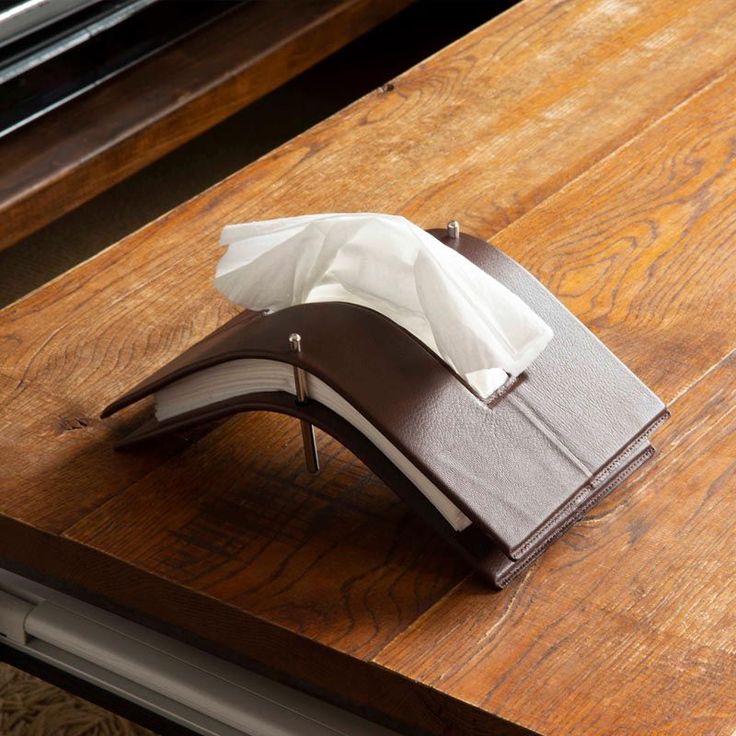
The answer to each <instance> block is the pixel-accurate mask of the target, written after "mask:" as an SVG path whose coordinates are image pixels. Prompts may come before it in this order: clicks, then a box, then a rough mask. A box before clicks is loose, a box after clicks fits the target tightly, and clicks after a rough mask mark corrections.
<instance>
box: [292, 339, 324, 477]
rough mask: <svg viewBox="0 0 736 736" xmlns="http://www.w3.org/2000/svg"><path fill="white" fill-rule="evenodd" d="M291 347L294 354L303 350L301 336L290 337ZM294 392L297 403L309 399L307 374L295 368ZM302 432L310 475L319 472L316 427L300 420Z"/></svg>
mask: <svg viewBox="0 0 736 736" xmlns="http://www.w3.org/2000/svg"><path fill="white" fill-rule="evenodd" d="M289 347H290V348H291V351H292V352H293V353H300V352H301V350H302V338H301V335H299V334H297V333H296V332H294V333H292V334H291V335H289ZM294 390H295V393H296V400H297V403H299V404H303V403H304V402H305V401H306V400H307V399H308V398H309V394H308V393H307V374H306V373H305V372H304V370H302V369H301V368H299V366H296V365H295V366H294ZM299 425H300V426H301V430H302V444H303V445H304V462H305V464H306V466H307V470H308V471H309V472H310V473H318V472H319V455H318V454H317V440H316V438H315V436H314V427H313V426H312V425H311V424H310V423H309V422H307V421H306V420H304V419H300V420H299Z"/></svg>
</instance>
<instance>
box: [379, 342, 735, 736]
mask: <svg viewBox="0 0 736 736" xmlns="http://www.w3.org/2000/svg"><path fill="white" fill-rule="evenodd" d="M672 408H673V420H672V423H671V424H670V425H669V426H668V427H666V428H665V430H663V433H666V437H665V438H663V439H664V445H663V447H664V448H665V450H666V452H665V453H664V454H663V456H662V457H660V459H659V461H658V462H657V464H656V465H655V467H654V468H652V469H651V471H650V472H649V473H648V474H647V475H646V476H645V477H643V478H641V479H640V480H639V481H638V482H635V483H634V484H633V486H634V487H633V488H631V485H632V484H630V486H629V488H628V489H627V491H625V492H624V493H620V494H614V495H613V496H611V497H609V499H608V500H606V501H605V502H604V503H603V504H602V505H601V506H599V507H598V508H597V509H596V510H594V511H593V512H592V513H591V514H590V515H589V516H588V517H587V519H586V520H585V521H584V522H583V523H581V524H579V525H577V527H575V529H573V531H572V532H571V533H569V534H568V535H567V536H566V537H565V538H564V539H563V540H562V542H561V543H560V544H557V545H556V546H555V547H554V548H553V549H551V550H549V553H548V554H546V555H545V556H544V557H543V558H542V559H541V560H540V562H539V563H538V564H537V565H536V566H535V567H533V568H532V569H531V570H530V572H529V573H528V574H527V575H526V577H525V578H524V580H523V581H521V582H520V583H519V584H517V585H516V586H515V587H514V588H513V589H512V590H510V591H508V593H506V594H504V595H502V596H497V597H494V598H493V599H492V600H489V597H488V595H487V593H486V591H485V590H484V589H483V586H482V585H480V584H479V583H478V582H477V581H476V580H472V579H469V580H467V581H466V582H464V583H463V584H462V585H461V586H460V587H459V588H456V589H454V590H453V591H452V594H451V595H448V596H446V597H445V598H444V599H443V601H441V602H440V603H438V604H437V605H436V606H434V607H433V608H432V609H431V611H430V612H428V613H427V614H425V615H424V616H423V617H422V618H421V619H420V620H419V622H418V623H415V624H414V626H412V628H411V629H410V630H408V631H407V632H406V633H405V634H403V635H401V636H399V637H397V638H396V639H395V640H394V641H392V642H391V644H390V645H388V647H386V649H385V650H384V651H383V652H381V654H380V655H379V656H378V657H377V658H376V661H377V662H379V663H380V664H382V665H383V666H385V667H387V668H388V669H390V670H391V671H397V672H400V673H402V674H404V675H407V676H408V677H410V678H412V679H416V680H419V681H421V682H423V683H425V684H427V685H429V686H431V687H436V688H440V689H441V690H443V691H447V692H452V693H453V694H454V695H455V697H460V698H462V699H463V700H465V701H466V702H469V703H473V704H475V705H477V706H478V707H480V708H482V709H483V710H487V711H490V712H493V713H495V714H497V715H501V716H503V717H505V718H508V719H509V720H511V721H513V722H515V723H519V724H522V725H525V726H527V727H529V728H531V729H532V730H538V731H539V732H541V733H560V734H591V733H613V732H615V733H626V734H655V733H656V734H663V735H664V734H683V733H699V734H731V733H733V729H734V717H735V715H734V714H736V688H735V687H734V685H735V684H736V648H734V619H733V602H734V600H735V599H736V578H735V577H734V572H736V552H735V551H734V546H733V538H734V534H736V494H734V493H733V491H734V488H736V411H734V410H735V409H736V354H732V355H731V356H730V357H729V358H728V359H727V360H725V361H724V362H723V363H722V364H721V365H720V366H719V367H718V368H717V369H716V370H714V371H713V372H711V373H710V374H709V375H708V376H707V377H705V378H704V379H703V380H702V381H700V382H699V383H698V385H696V386H695V387H694V388H693V389H692V390H690V391H688V392H687V393H686V394H685V395H684V396H683V397H682V398H680V399H678V400H677V401H676V402H675V403H674V405H673V407H672ZM685 438H686V439H685ZM428 641H431V642H432V647H431V649H428V648H427V647H426V642H428Z"/></svg>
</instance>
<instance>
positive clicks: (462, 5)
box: [0, 0, 513, 736]
mask: <svg viewBox="0 0 736 736" xmlns="http://www.w3.org/2000/svg"><path fill="white" fill-rule="evenodd" d="M512 4H513V2H501V3H494V2H488V1H487V0H419V2H417V3H416V4H415V5H413V6H411V7H410V8H408V9H407V10H406V11H404V12H403V13H400V14H399V15H398V16H396V17H395V18H394V19H392V20H391V21H389V22H387V23H385V24H384V25H382V26H381V27H380V28H377V29H375V30H374V31H372V32H370V33H368V34H366V35H365V36H364V37H362V38H360V39H358V40H357V41H355V42H353V43H352V44H350V45H349V46H347V47H346V48H345V49H343V50H342V51H340V52H338V53H337V54H334V55H333V56H332V57H330V58H329V59H326V60H325V61H324V62H322V63H320V64H318V65H317V66H316V67H314V68H312V69H311V70H309V71H307V72H305V73H304V74H302V75H301V76H299V77H297V78H296V79H294V80H293V81H292V82H290V83H288V84H286V85H284V86H283V87H281V88H280V89H278V90H276V91H275V92H273V93H271V94H270V95H268V96H267V97H265V98H263V99H261V100H260V101H258V102H256V103H254V104H253V105H250V106H249V107H248V108H246V109H245V110H243V111H241V112H240V113H238V114H236V115H234V116H232V117H231V118H229V119H228V120H226V121H224V122H223V123H221V124H220V125H218V126H216V127H215V128H213V129H211V130H210V131H208V132H207V133H205V134H203V135H202V136H200V137H198V138H196V139H195V140H193V141H191V142H190V143H188V144H186V145H185V146H183V147H181V148H180V149H178V150H176V151H174V152H173V153H171V154H169V155H168V156H166V157H164V158H163V159H161V160H159V161H158V162H156V163H154V164H152V165H151V166H149V167H147V168H146V169H144V170H143V171H141V172H139V173H138V174H136V175H134V176H133V177H131V178H130V179H128V180H126V181H125V182H122V183H121V184H119V185H117V186H116V187H114V188H112V189H110V190H109V191H107V192H105V193H103V194H101V195H99V196H98V197H96V198H95V199H93V200H91V201H90V202H88V203H86V204H85V205H83V206H81V207H79V208H78V209H77V210H75V211H73V212H71V213H69V214H68V215H65V216H64V217H62V218H60V219H59V220H57V221H56V222H53V223H52V224H50V225H49V226H47V227H45V228H44V229H43V230H40V231H39V232H37V233H35V234H33V235H32V236H30V237H29V238H26V239H25V240H23V241H21V242H20V243H18V244H16V245H15V246H13V247H12V248H9V249H7V250H5V251H2V252H0V307H2V306H5V305H7V304H9V303H11V302H13V301H15V300H17V299H19V298H20V297H22V296H23V295H24V294H26V293H28V292H30V291H32V290H33V289H35V288H37V287H38V286H40V285H41V284H43V283H45V282H46V281H48V280H50V279H52V278H54V277H55V276H57V275H58V274H61V273H63V272H64V271H66V270H68V269H69V268H71V267H72V266H74V265H75V264H77V263H80V262H81V261H83V260H85V259H87V258H90V257H91V256H93V255H94V254H95V253H97V252H99V251H100V250H102V249H104V248H106V247H107V246H108V245H111V244H113V243H115V242H117V241H118V240H120V239H121V238H122V237H124V236H125V235H127V234H128V233H130V232H133V231H134V230H137V229H138V228H140V227H142V226H143V225H145V224H146V223H147V222H150V221H151V220H153V219H155V218H156V217H158V216H159V215H161V214H163V213H164V212H166V211H168V210H169V209H171V208H172V207H175V206H176V205H177V204H180V203H181V202H184V201H186V200H187V199H189V198H190V197H192V196H194V195H195V194H197V193H199V192H201V191H203V190H204V189H206V188H207V187H209V186H211V185H212V184H215V183H216V182H218V181H220V180H221V179H223V178H225V177H226V176H228V174H230V173H232V172H234V171H237V170H238V169H241V168H242V167H244V166H246V165H247V164H248V163H250V162H251V161H254V160H255V159H257V158H258V157H259V156H262V155H263V154H264V153H266V152H268V151H270V150H271V149H273V148H275V147H276V146H278V145H280V144H281V143H283V142H284V141H287V140H289V139H290V138H292V137H294V136H295V135H297V134H298V133H300V132H302V131H303V130H306V129H307V128H309V127H310V126H312V125H314V124H315V123H317V122H318V121H320V120H323V119H324V118H326V117H328V116H329V115H331V114H332V113H334V112H336V111H338V110H340V109H341V108H343V107H344V106H345V105H347V104H349V103H350V102H352V101H353V100H355V99H357V98H358V97H360V96H362V95H364V94H366V93H367V92H370V91H371V90H372V89H375V88H376V87H379V86H380V85H382V84H384V83H386V82H388V81H389V80H390V79H392V78H393V77H394V76H396V75H397V74H400V73H401V72H402V71H404V70H405V69H407V68H409V67H410V66H413V65H414V64H416V63H417V62H418V61H420V60H421V59H424V58H426V57H427V56H429V55H431V54H433V53H434V52H435V51H437V50H439V49H440V48H442V47H444V46H446V45H448V44H449V43H451V42H452V41H453V40H455V39H456V38H459V37H460V36H463V35H465V34H466V33H468V32H469V31H471V30H472V29H473V28H475V27H476V26H478V25H480V24H481V23H484V22H485V21H487V20H489V19H490V18H491V17H493V16H494V15H497V14H498V13H499V12H502V11H503V10H504V9H505V8H506V7H508V6H510V5H512ZM150 733H151V732H150V731H148V730H146V729H144V728H142V727H141V726H138V725H135V724H132V723H130V722H128V721H125V720H124V719H122V718H120V717H118V716H116V715H113V714H112V713H109V712H108V711H105V710H103V709H101V708H98V707H97V706H94V705H92V704H90V703H88V702H87V701H85V700H82V699H81V698H77V697H75V696H73V695H71V694H68V693H66V692H65V691H63V690H59V689H57V688H55V687H53V686H51V685H49V684H47V683H45V682H43V681H42V680H38V679H36V678H34V677H32V676H30V675H27V674H25V673H23V672H20V671H18V670H16V669H14V668H12V667H10V666H9V665H6V664H0V734H2V736H47V735H51V734H53V736H103V735H104V736H112V735H113V734H114V735H116V736H118V735H119V736H144V735H146V734H150Z"/></svg>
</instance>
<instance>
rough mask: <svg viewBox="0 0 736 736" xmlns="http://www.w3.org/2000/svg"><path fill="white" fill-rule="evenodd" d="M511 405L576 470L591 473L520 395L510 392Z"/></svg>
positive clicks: (588, 475)
mask: <svg viewBox="0 0 736 736" xmlns="http://www.w3.org/2000/svg"><path fill="white" fill-rule="evenodd" d="M508 398H509V401H510V402H511V404H512V406H514V407H515V408H517V409H518V410H519V411H520V412H521V413H522V414H523V415H524V417H525V418H526V419H528V420H529V421H530V422H531V423H532V424H533V425H534V427H535V428H536V429H538V430H539V431H540V432H541V433H542V434H543V435H544V436H545V437H547V439H549V440H551V441H552V443H553V444H554V445H555V447H556V448H557V449H558V450H559V451H560V452H562V454H563V455H565V457H566V458H567V459H568V460H570V461H571V462H572V463H573V465H575V467H576V468H577V469H578V470H582V471H583V472H584V473H585V475H586V476H587V477H590V476H591V475H593V469H592V468H589V467H588V466H587V464H586V463H585V462H583V461H582V460H581V459H580V458H579V457H578V456H577V455H576V454H575V453H574V452H573V451H572V450H571V449H570V448H569V447H568V446H567V445H566V444H565V442H564V441H563V440H562V438H561V437H560V436H559V434H557V432H556V431H555V430H554V429H553V428H552V427H551V426H550V425H549V424H548V423H547V422H546V421H545V420H544V419H543V418H542V417H541V416H540V415H539V414H538V413H537V412H536V411H535V410H534V408H533V407H531V406H530V405H529V404H527V402H526V401H525V400H524V399H523V398H522V397H520V396H517V395H514V394H513V393H512V394H510V396H509V397H508Z"/></svg>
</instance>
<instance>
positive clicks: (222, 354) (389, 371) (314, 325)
mask: <svg viewBox="0 0 736 736" xmlns="http://www.w3.org/2000/svg"><path fill="white" fill-rule="evenodd" d="M430 232H432V234H434V235H436V236H437V237H438V238H440V239H441V240H445V242H447V244H448V245H449V246H450V247H457V249H458V250H459V251H460V252H461V253H463V255H466V256H467V257H468V258H470V260H472V261H473V262H475V263H476V264H477V265H478V266H480V267H481V268H483V269H484V270H486V271H487V272H488V273H490V274H491V275H493V276H494V277H495V278H496V279H498V280H499V281H501V282H502V283H504V284H505V285H506V286H508V287H509V288H510V289H511V290H512V291H514V292H516V293H517V294H518V295H519V296H521V298H522V299H524V301H525V302H526V303H527V304H528V305H529V306H530V307H532V308H533V309H534V310H535V311H536V312H537V314H539V315H540V316H541V317H542V318H543V319H544V320H545V321H546V322H547V323H548V324H550V326H551V327H552V328H553V330H554V332H555V337H554V339H553V340H552V341H551V343H550V345H549V346H548V347H547V349H546V350H545V351H544V352H543V353H542V354H541V355H540V356H539V357H538V358H537V360H536V361H534V363H533V364H532V365H531V366H530V368H529V369H528V370H527V371H526V372H525V373H524V374H522V376H520V377H519V378H518V379H517V380H515V381H513V382H511V383H510V384H509V385H507V387H504V389H503V390H502V391H500V392H498V394H497V395H494V396H493V397H491V399H490V400H488V401H487V402H483V401H481V400H480V399H479V398H478V397H477V396H475V394H473V393H472V392H471V391H470V390H469V389H468V388H467V386H466V385H465V384H464V383H462V382H461V381H460V380H459V379H458V377H457V376H456V375H455V374H454V373H453V372H452V371H451V370H450V369H449V368H448V367H447V365H446V364H445V363H443V362H442V360H441V359H439V358H438V357H437V356H436V355H435V354H434V353H432V352H431V351H430V350H429V349H427V348H426V347H425V346H424V345H423V343H421V342H419V341H418V340H417V339H416V338H414V337H413V336H412V335H410V334H409V333H408V332H406V331H405V330H403V329H402V328H401V327H399V326H398V325H396V324H395V323H394V322H392V321H391V320H389V319H387V318H385V317H383V316H382V315H380V314H378V313H377V312H374V311H372V310H370V309H366V308H364V307H359V306H356V305H352V304H342V303H320V304H306V305H299V306H296V307H291V308H289V309H285V310H282V311H280V312H277V313H274V314H270V315H264V314H256V313H251V312H247V313H243V314H241V315H239V316H238V317H236V318H235V319H233V320H231V321H230V322H228V323H227V324H225V325H223V327H221V328H220V329H219V330H217V331H216V332H214V333H212V334H211V335H210V336H208V337H207V338H205V339H204V340H203V341H201V342H200V343H198V344H197V345H195V346H193V347H192V348H191V349H190V350H188V351H186V352H185V353H183V354H182V355H181V356H179V357H178V358H176V359H175V360H174V361H172V362H171V363H169V364H168V365H167V366H165V367H164V368H162V369H161V370H159V371H157V372H156V373H155V374H153V375H152V376H151V377H150V378H149V379H147V380H146V381H144V382H143V383H142V384H140V385H139V386H137V387H136V388H135V389H133V390H132V391H131V392H130V393H128V394H126V395H125V396H123V397H122V398H121V399H119V400H118V401H116V402H114V403H113V404H111V405H110V406H109V407H108V408H107V409H106V410H105V411H104V412H103V416H107V415H109V414H111V413H113V412H115V411H117V410H119V409H120V408H122V407H124V406H127V405H128V404H131V403H133V402H135V401H137V400H139V399H140V398H142V397H144V396H146V395H148V394H151V393H154V392H156V391H157V390H159V389H160V388H162V387H163V386H166V385H168V384H170V383H172V382H173V381H175V380H177V379H178V378H181V377H183V376H185V375H188V374H190V373H193V372H195V371H197V370H200V369H202V368H205V367H207V366H211V365H215V364H218V363H222V362H225V361H228V360H232V359H237V358H256V357H257V358H270V359H273V360H278V361H283V362H286V363H292V364H294V363H297V364H298V365H299V366H300V367H302V368H304V369H305V370H306V371H308V372H310V373H313V374H314V375H316V376H318V377H319V378H321V379H322V380H323V381H325V383H327V384H329V385H330V386H331V387H332V388H334V389H335V390H336V391H337V392H338V393H340V394H341V395H343V396H344V397H345V398H346V399H348V400H349V401H350V402H351V403H352V404H353V405H354V406H355V407H356V408H357V409H358V410H359V411H360V412H361V414H363V415H364V416H365V417H366V418H367V419H368V420H369V421H370V422H371V423H372V424H373V425H374V426H376V427H377V428H378V429H379V430H380V431H381V432H382V433H383V434H384V435H385V436H387V437H388V438H389V439H390V440H391V441H392V442H393V444H394V445H396V446H397V447H398V448H399V449H400V450H401V451H402V452H403V453H404V454H405V455H406V456H407V457H408V458H410V459H411V461H412V462H413V463H414V465H416V466H417V467H418V468H419V469H420V470H421V471H422V472H423V473H424V474H425V475H426V476H427V477H428V478H430V479H431V480H432V481H433V482H434V484H435V485H436V486H437V487H438V488H440V489H441V490H442V491H443V492H444V493H445V494H446V495H447V496H448V497H449V498H450V499H451V500H452V501H453V503H455V505H457V506H458V507H459V508H461V509H462V510H463V512H464V513H465V514H466V515H467V516H468V517H469V518H470V519H471V520H472V522H473V524H472V526H471V527H470V528H468V529H466V530H465V531H463V532H460V533H455V532H454V531H453V530H452V528H451V527H450V526H449V524H447V522H446V521H445V520H444V519H443V518H442V517H441V515H440V514H439V513H438V512H437V511H436V509H435V508H434V507H433V506H432V504H431V503H429V502H428V501H427V500H426V498H425V497H424V496H423V494H421V493H420V492H419V491H418V490H417V489H416V488H414V486H413V485H412V484H411V483H410V482H409V481H408V480H407V479H406V478H405V477H404V476H403V474H401V473H400V472H399V471H398V470H397V469H396V468H395V466H394V465H393V464H392V463H391V462H390V461H388V460H387V459H386V458H385V457H384V456H383V454H382V453H381V452H379V451H378V450H377V449H376V448H375V447H374V446H373V445H372V443H370V442H369V441H368V440H367V439H366V438H365V437H364V436H363V435H362V434H361V433H360V432H358V431H357V430H355V428H353V427H352V426H351V425H350V424H349V423H348V422H346V421H345V420H344V419H342V418H341V417H339V416H337V415H336V414H335V413H334V412H331V411H330V410H328V409H327V408H326V407H324V406H322V405H320V404H317V403H316V402H314V401H310V402H308V403H307V404H305V405H303V406H298V405H297V404H296V403H295V400H294V397H293V396H292V395H290V394H286V393H281V392H274V393H264V394H251V395H248V396H243V397H236V398H234V399H230V400H229V401H225V402H220V403H219V404H216V405H211V406H209V407H205V408H202V409H200V410H197V411H194V412H190V413H189V414H185V415H180V416H178V417H174V418H173V419H170V420H168V421H164V422H157V421H156V420H155V419H153V420H151V422H149V423H148V424H147V425H145V426H143V427H141V428H140V429H139V430H137V431H136V432H135V433H134V434H132V435H131V436H129V437H128V438H127V439H126V441H125V442H124V443H123V444H126V445H132V444H135V443H137V442H141V441H143V440H146V439H149V438H152V437H155V436H158V435H161V434H164V433H167V432H172V431H176V430H178V429H181V428H183V427H187V426H191V425H193V424H198V423H201V422H203V421H207V420H209V419H213V418H216V417H221V416H226V415H228V414H232V413H234V412H238V411H247V410H254V409H261V410H263V409H267V410H273V411H281V412H285V413H288V414H292V415H294V416H298V417H300V418H304V419H308V420H309V421H310V422H312V423H314V424H315V425H316V426H319V427H321V428H322V429H324V430H325V431H327V432H329V433H330V434H332V435H333V436H335V437H336V438H337V439H338V440H340V441H341V442H343V443H344V444H345V445H346V446H347V447H348V448H349V449H351V450H352V451H353V452H354V453H355V454H356V455H357V456H358V457H360V458H361V459H362V460H363V461H364V462H365V463H366V464H367V465H368V466H369V467H371V469H373V470H374V472H376V474H377V475H378V476H379V477H381V478H382V479H383V480H384V481H385V482H386V483H387V484H388V485H389V486H391V487H392V488H393V489H394V490H395V491H396V492H397V493H398V494H399V495H400V496H401V497H402V498H404V499H405V500H406V502H407V503H409V504H410V505H411V506H412V507H413V508H414V509H415V510H416V511H417V512H418V513H419V514H420V515H421V516H422V517H423V518H425V520H426V521H428V522H429V523H430V524H431V525H432V526H433V527H434V528H435V529H437V531H438V532H440V533H441V534H442V535H443V536H444V537H445V538H446V539H448V540H449V541H450V542H451V543H452V544H454V545H455V546H456V547H458V548H459V549H460V550H461V551H462V553H463V554H464V555H465V556H466V558H468V560H469V561H470V562H471V563H472V564H473V566H474V567H476V569H478V570H479V571H480V572H481V573H482V574H483V575H484V576H485V577H486V578H487V579H489V580H490V581H491V582H492V583H493V584H494V585H497V586H501V585H503V584H505V583H506V582H507V581H508V580H509V579H510V578H511V577H512V576H513V575H515V574H517V573H518V572H519V571H520V570H522V569H523V568H524V567H526V565H528V564H529V563H530V562H531V561H532V560H533V559H534V558H535V557H536V556H537V555H538V554H539V553H540V552H541V550H543V549H544V548H545V547H546V546H547V545H548V544H549V543H550V542H551V541H553V540H554V539H555V538H556V537H557V536H559V535H560V534H561V533H562V532H564V530H565V529H566V528H568V527H569V526H570V524H572V523H574V521H575V520H576V519H577V518H579V517H580V516H581V515H582V514H583V513H584V512H585V511H586V510H587V509H588V508H590V506H592V505H593V504H594V503H596V502H597V501H598V500H599V499H600V498H602V497H603V496H604V495H606V494H607V493H608V492H610V491H611V490H612V489H613V488H614V487H615V486H616V485H618V484H619V483H620V482H621V481H622V480H623V479H624V478H625V477H627V476H628V475H629V474H630V473H631V472H633V471H634V470H635V469H636V468H638V467H639V466H640V465H641V464H643V463H644V462H645V461H646V460H648V459H649V458H650V457H651V455H652V454H653V450H652V448H651V446H650V445H649V443H648V441H647V439H646V438H647V436H648V435H649V434H650V433H651V432H652V431H653V430H654V429H655V428H656V427H657V426H659V424H660V423H661V422H662V421H664V420H665V419H666V418H667V416H668V413H667V411H666V409H665V407H664V405H663V404H662V402H661V401H660V400H659V399H658V398H657V397H656V396H655V395H654V394H653V393H652V392H651V391H650V390H649V389H648V388H646V386H644V384H642V383H641V381H639V379H637V378H636V376H634V375H633V374H632V373H631V372H630V371H629V370H628V369H627V368H626V367H625V366H624V365H623V364H622V363H621V362H620V361H618V359H616V358H615V356H613V355H612V353H610V351H608V350H607V348H605V346H603V345H602V343H601V342H600V341H598V340H597V338H595V336H593V335H592V333H590V332H589V331H588V330H587V329H586V328H585V327H584V326H583V325H582V324H581V323H580V322H579V321H578V320H577V319H576V318H575V317H574V316H573V315H572V314H570V312H569V311H568V310H566V309H565V308H564V306H562V304H560V302H559V301H558V300H557V299H555V298H554V297H553V296H552V295H551V294H550V293H549V292H548V291H547V290H546V289H545V288H544V287H543V286H542V285H541V284H539V282H537V281H536V279H534V278H533V277H532V276H531V275H530V274H529V273H528V272H527V271H525V270H524V269H523V268H522V267H521V266H520V265H519V264H517V263H516V262H515V261H514V260H513V259H511V258H509V257H508V256H506V255H504V254H503V253H501V252H500V251H499V250H497V249H496V248H494V247H492V246H489V245H488V244H487V243H485V242H483V241H480V240H478V239H476V238H472V237H470V236H461V238H460V239H459V240H456V241H450V240H448V239H447V236H446V235H445V233H444V231H441V232H440V231H430ZM292 332H298V333H300V335H301V336H302V342H303V350H302V352H301V353H298V354H297V353H293V352H291V351H290V350H289V342H288V336H289V334H291V333H292Z"/></svg>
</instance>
